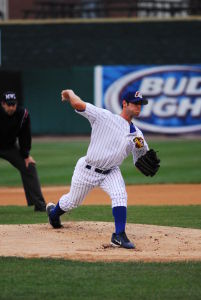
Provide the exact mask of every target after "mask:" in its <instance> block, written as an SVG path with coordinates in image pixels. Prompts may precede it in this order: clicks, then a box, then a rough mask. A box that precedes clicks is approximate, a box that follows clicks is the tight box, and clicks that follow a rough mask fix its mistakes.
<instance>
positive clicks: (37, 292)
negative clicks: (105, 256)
mask: <svg viewBox="0 0 201 300" xmlns="http://www.w3.org/2000/svg"><path fill="white" fill-rule="evenodd" d="M0 269H1V281H0V290H1V294H0V299H1V300H8V299H9V300H16V299H20V300H23V299H24V300H27V299H28V300H32V299H34V300H36V299H48V300H52V299H54V300H59V299H68V300H71V299H75V300H79V299H80V300H82V299H86V300H88V299H93V300H98V299H100V300H102V299H105V300H106V299H108V300H113V299H115V300H118V299H119V300H124V299H132V300H133V299H138V300H145V299H147V300H152V299H153V300H156V299H161V300H166V299H174V300H176V299H181V300H187V299H188V300H189V299H191V300H193V299H201V286H200V273H201V262H199V263H192V262H188V263H164V264H161V263H116V262H115V263H85V262H72V261H64V260H50V259H29V260H26V259H19V258H0Z"/></svg>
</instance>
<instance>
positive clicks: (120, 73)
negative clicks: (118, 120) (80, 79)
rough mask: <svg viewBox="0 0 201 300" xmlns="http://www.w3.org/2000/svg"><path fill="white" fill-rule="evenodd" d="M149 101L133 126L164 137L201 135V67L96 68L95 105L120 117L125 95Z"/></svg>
mask: <svg viewBox="0 0 201 300" xmlns="http://www.w3.org/2000/svg"><path fill="white" fill-rule="evenodd" d="M128 91H140V92H141V93H142V95H143V96H144V97H145V98H147V99H148V100H149V102H148V105H145V106H142V111H141V114H140V117H138V118H136V119H134V120H133V121H134V124H135V125H136V126H138V127H139V128H140V129H142V130H145V131H149V132H154V133H165V134H184V133H195V132H200V133H201V65H193V66H192V65H189V66H188V65H173V66H97V67H96V68H95V104H96V105H97V106H99V107H103V108H106V109H108V110H110V111H112V112H113V113H115V114H120V112H121V110H122V108H121V102H122V95H123V94H124V93H125V92H128Z"/></svg>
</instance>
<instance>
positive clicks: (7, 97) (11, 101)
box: [2, 92, 17, 105]
mask: <svg viewBox="0 0 201 300" xmlns="http://www.w3.org/2000/svg"><path fill="white" fill-rule="evenodd" d="M2 101H3V102H5V103H6V104H7V105H15V104H16V103H17V97H16V94H15V93H14V92H5V93H3V97H2Z"/></svg>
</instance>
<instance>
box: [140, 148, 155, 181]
mask: <svg viewBox="0 0 201 300" xmlns="http://www.w3.org/2000/svg"><path fill="white" fill-rule="evenodd" d="M135 166H136V167H137V168H138V169H139V170H140V171H141V172H142V173H143V174H144V175H145V176H151V177H152V176H154V175H155V174H156V172H157V171H158V169H159V168H160V159H159V158H158V157H157V154H156V151H154V150H153V149H150V150H148V151H147V152H146V154H144V155H142V156H141V157H140V158H138V160H137V161H136V163H135Z"/></svg>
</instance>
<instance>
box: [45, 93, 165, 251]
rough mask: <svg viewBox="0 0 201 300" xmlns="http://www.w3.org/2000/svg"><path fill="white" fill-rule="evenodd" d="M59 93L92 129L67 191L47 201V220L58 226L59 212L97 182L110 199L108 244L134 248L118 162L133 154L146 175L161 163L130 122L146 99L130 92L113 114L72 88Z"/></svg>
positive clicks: (79, 201) (79, 200) (77, 202)
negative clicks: (54, 200)
mask: <svg viewBox="0 0 201 300" xmlns="http://www.w3.org/2000/svg"><path fill="white" fill-rule="evenodd" d="M61 97H62V101H66V102H68V103H69V104H70V105H71V106H72V107H73V108H74V109H75V111H76V112H77V113H78V114H80V115H81V116H83V117H85V118H87V119H88V120H89V122H90V124H91V128H92V132H91V140H90V144H89V147H88V150H87V154H86V156H84V157H82V158H80V159H79V160H78V162H77V164H76V166H75V170H74V173H73V177H72V182H71V188H70V192H69V193H68V194H65V195H63V196H62V197H61V198H60V200H59V202H58V203H57V205H55V204H53V203H49V204H48V205H47V214H48V217H49V223H50V224H51V225H52V227H54V228H60V227H61V226H62V225H61V221H60V216H61V215H62V214H64V213H65V212H68V211H70V210H71V209H73V208H75V207H77V206H79V205H81V204H82V202H83V200H84V198H85V197H86V195H87V194H88V193H89V191H90V190H91V189H93V188H95V187H97V186H99V187H100V188H101V189H103V190H104V191H105V192H106V193H108V195H109V196H110V198H111V201H112V212H113V216H114V221H115V232H114V233H113V234H112V238H111V245H113V246H116V247H123V248H127V249H134V248H135V245H134V244H133V243H132V242H131V241H130V240H129V239H128V237H127V235H126V232H125V229H126V218H127V193H126V187H125V183H124V180H123V177H122V174H121V171H120V168H119V166H120V165H121V163H122V162H123V160H124V159H125V158H126V157H127V156H128V155H129V154H132V155H133V161H134V165H135V166H136V167H137V168H138V169H139V170H140V171H141V172H142V173H143V174H144V175H146V176H154V175H155V174H156V172H157V171H158V169H159V167H160V160H159V159H158V157H157V155H156V152H155V151H154V150H153V149H151V150H149V148H148V145H147V143H146V141H145V139H144V137H143V134H142V132H141V131H140V130H139V129H138V128H137V127H136V126H135V125H134V124H133V123H132V118H133V117H137V116H139V114H140V111H141V105H146V104H147V103H148V100H147V99H145V98H144V97H142V95H141V94H140V93H139V92H133V93H132V92H129V93H127V94H125V95H124V97H123V99H122V112H121V114H120V115H116V114H113V113H111V112H110V111H108V110H106V109H102V108H98V107H96V106H94V105H92V104H90V103H86V102H84V101H83V100H81V99H80V98H79V97H78V96H77V95H76V94H75V93H74V92H73V91H72V90H63V91H62V93H61Z"/></svg>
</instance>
